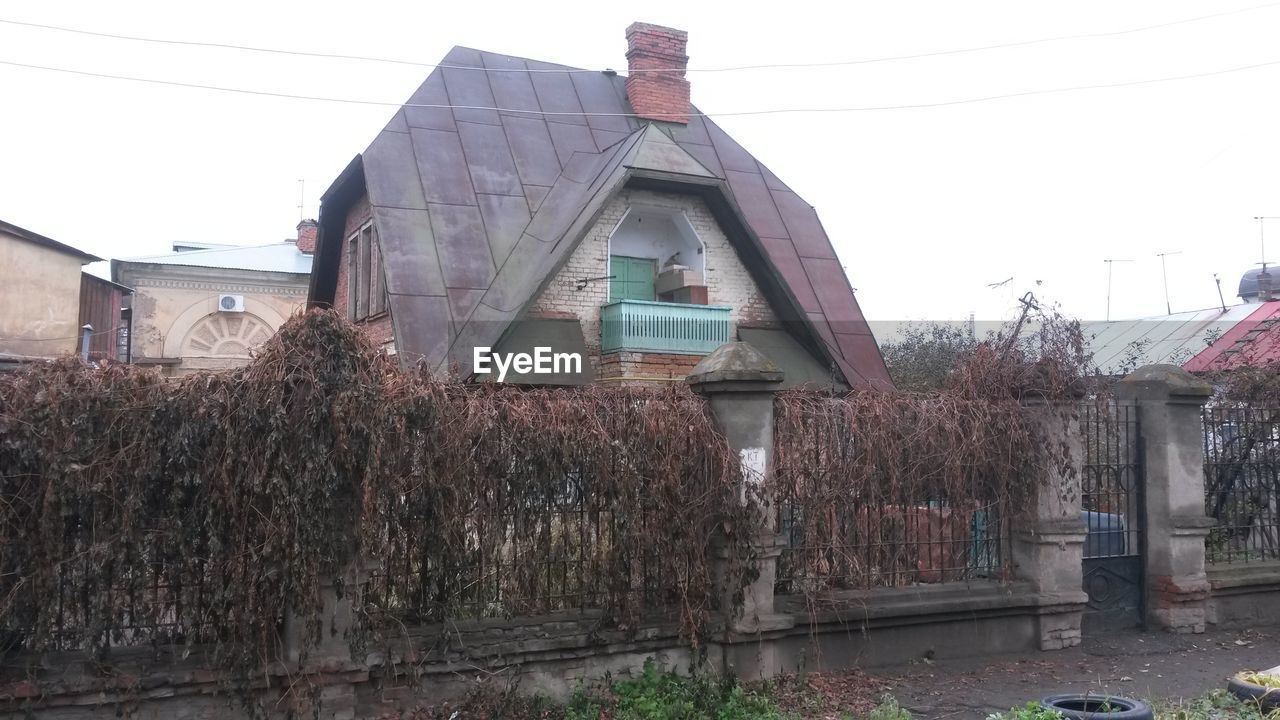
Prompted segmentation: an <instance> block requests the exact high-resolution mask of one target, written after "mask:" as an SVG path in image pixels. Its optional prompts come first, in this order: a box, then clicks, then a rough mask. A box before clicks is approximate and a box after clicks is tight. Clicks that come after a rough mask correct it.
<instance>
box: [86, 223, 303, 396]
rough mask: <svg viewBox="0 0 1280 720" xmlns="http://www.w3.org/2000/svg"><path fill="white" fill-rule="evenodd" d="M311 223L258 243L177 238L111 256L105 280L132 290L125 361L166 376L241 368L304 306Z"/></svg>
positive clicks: (301, 224)
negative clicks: (139, 252) (152, 248)
mask: <svg viewBox="0 0 1280 720" xmlns="http://www.w3.org/2000/svg"><path fill="white" fill-rule="evenodd" d="M316 227H317V226H316V223H315V221H312V220H304V221H303V222H302V223H300V224H299V225H298V237H297V239H292V240H286V241H284V242H277V243H270V244H265V245H251V246H239V245H218V244H214V243H200V242H190V241H185V240H184V241H178V242H175V243H174V244H173V252H169V253H164V254H160V255H148V256H143V257H132V258H123V259H116V260H112V261H111V276H112V279H114V280H115V281H116V282H119V283H123V284H126V285H129V286H130V287H132V288H133V289H134V294H133V297H132V305H131V307H130V312H131V327H130V331H129V337H128V343H127V352H128V358H129V361H130V362H133V363H135V364H138V365H156V366H160V367H161V368H162V369H163V371H164V372H165V373H166V374H170V375H181V374H185V373H188V372H191V371H193V370H221V369H226V368H232V367H236V366H239V365H243V364H245V363H247V362H248V361H249V359H250V354H251V352H252V349H253V348H254V346H256V345H259V344H261V343H262V342H264V341H265V340H267V339H268V338H270V337H271V336H272V335H273V334H275V332H276V330H278V329H279V328H280V326H281V325H283V324H284V322H285V320H287V319H288V318H289V316H290V315H292V314H293V313H294V312H295V311H296V310H298V309H299V308H301V307H303V306H304V305H305V303H306V296H307V287H308V283H309V280H310V275H311V258H312V254H313V252H314V249H315V234H316Z"/></svg>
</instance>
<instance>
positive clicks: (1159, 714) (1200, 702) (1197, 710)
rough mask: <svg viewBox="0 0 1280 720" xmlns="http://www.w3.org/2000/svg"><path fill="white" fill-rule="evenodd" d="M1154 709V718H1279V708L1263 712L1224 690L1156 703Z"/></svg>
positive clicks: (1178, 719) (1225, 719) (1174, 719)
mask: <svg viewBox="0 0 1280 720" xmlns="http://www.w3.org/2000/svg"><path fill="white" fill-rule="evenodd" d="M1155 711H1156V720H1280V710H1273V711H1271V712H1269V713H1265V712H1263V711H1262V710H1261V709H1259V708H1258V705H1257V704H1256V703H1250V702H1242V701H1240V700H1238V699H1236V697H1235V696H1234V695H1232V694H1231V693H1229V692H1227V691H1226V690H1214V691H1212V692H1208V693H1205V694H1204V695H1201V696H1200V697H1197V698H1194V699H1191V700H1177V701H1166V702H1163V703H1157V704H1156V706H1155Z"/></svg>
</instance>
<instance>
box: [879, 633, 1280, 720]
mask: <svg viewBox="0 0 1280 720" xmlns="http://www.w3.org/2000/svg"><path fill="white" fill-rule="evenodd" d="M1277 665H1280V628H1265V629H1262V630H1256V631H1244V632H1240V631H1221V630H1218V631H1214V630H1211V631H1209V632H1208V633H1205V634H1203V635H1172V634H1167V633H1156V632H1139V631H1136V630H1135V631H1129V632H1123V633H1111V634H1108V635H1106V636H1102V637H1089V638H1085V641H1084V644H1083V645H1081V646H1080V647H1075V648H1071V649H1069V650H1059V651H1056V652H1043V653H1036V654H1033V655H1023V656H1013V657H999V656H997V657H984V658H980V659H969V660H942V661H923V660H922V661H920V662H917V663H915V664H912V665H908V666H903V667H896V668H887V669H879V670H875V671H870V672H868V676H869V679H874V680H875V681H877V682H876V684H877V685H880V686H881V687H883V688H885V689H886V690H887V691H888V692H891V693H892V694H893V695H894V696H896V697H897V698H898V701H899V702H900V703H901V704H902V706H903V707H905V708H907V709H909V710H910V711H911V712H912V714H913V715H914V716H915V718H916V719H917V720H938V719H940V718H984V717H986V715H987V714H988V713H991V712H996V711H999V710H1007V709H1009V708H1010V707H1013V706H1015V705H1022V704H1024V703H1025V702H1026V701H1028V700H1035V699H1039V698H1041V697H1044V696H1046V695H1051V694H1054V693H1060V692H1086V691H1099V692H1107V693H1110V694H1114V695H1123V696H1126V697H1137V698H1142V699H1147V700H1162V699H1176V698H1183V697H1194V696H1196V695H1199V694H1201V693H1203V692H1205V691H1207V690H1211V689H1214V688H1221V687H1225V686H1226V681H1227V677H1228V676H1230V675H1232V674H1234V673H1236V672H1238V671H1240V670H1260V669H1265V668H1270V667H1275V666H1277Z"/></svg>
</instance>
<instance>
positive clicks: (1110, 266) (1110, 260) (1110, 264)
mask: <svg viewBox="0 0 1280 720" xmlns="http://www.w3.org/2000/svg"><path fill="white" fill-rule="evenodd" d="M1102 262H1104V263H1106V264H1107V322H1111V271H1112V270H1113V269H1114V268H1115V266H1114V263H1118V262H1133V261H1132V260H1116V259H1115V258H1107V259H1106V260H1103V261H1102Z"/></svg>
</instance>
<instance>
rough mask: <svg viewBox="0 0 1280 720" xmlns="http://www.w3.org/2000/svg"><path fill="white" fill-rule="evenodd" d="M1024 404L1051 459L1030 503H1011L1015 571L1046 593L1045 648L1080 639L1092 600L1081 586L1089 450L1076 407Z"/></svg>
mask: <svg viewBox="0 0 1280 720" xmlns="http://www.w3.org/2000/svg"><path fill="white" fill-rule="evenodd" d="M1024 405H1025V407H1026V410H1027V413H1028V415H1029V416H1030V418H1031V419H1032V421H1033V422H1034V423H1035V425H1036V427H1037V429H1038V431H1039V433H1040V435H1041V437H1042V438H1043V440H1044V443H1045V448H1046V452H1047V453H1048V455H1047V457H1048V458H1049V459H1050V460H1051V462H1050V463H1049V464H1048V466H1047V467H1044V468H1043V476H1042V477H1040V478H1037V482H1035V483H1034V485H1033V489H1032V496H1031V498H1030V501H1029V502H1028V504H1027V507H1025V508H1011V513H1012V517H1011V519H1010V534H1011V536H1012V537H1011V538H1010V550H1011V552H1012V560H1013V574H1014V577H1015V578H1016V579H1018V580H1021V581H1024V582H1027V583H1030V585H1031V586H1032V588H1033V589H1034V590H1035V591H1036V593H1037V594H1038V595H1039V596H1040V606H1039V610H1038V623H1037V624H1038V631H1039V639H1038V641H1039V647H1040V649H1041V650H1059V649H1062V648H1068V647H1073V646H1075V645H1079V644H1080V639H1081V637H1080V623H1081V621H1082V619H1083V617H1084V609H1085V604H1086V603H1087V602H1088V601H1089V596H1088V595H1087V594H1086V593H1085V592H1084V590H1082V589H1081V585H1082V583H1083V572H1084V571H1083V562H1084V541H1085V534H1086V533H1087V532H1088V529H1087V528H1086V526H1085V523H1084V520H1083V519H1082V516H1081V496H1080V492H1081V487H1080V476H1081V472H1082V468H1083V464H1084V451H1083V444H1082V441H1081V440H1082V439H1081V436H1080V424H1079V422H1077V420H1076V418H1077V413H1076V409H1075V408H1074V407H1069V406H1063V405H1059V404H1054V403H1051V402H1048V401H1046V400H1044V399H1043V398H1039V397H1032V398H1029V399H1028V400H1026V401H1025V402H1024Z"/></svg>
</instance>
